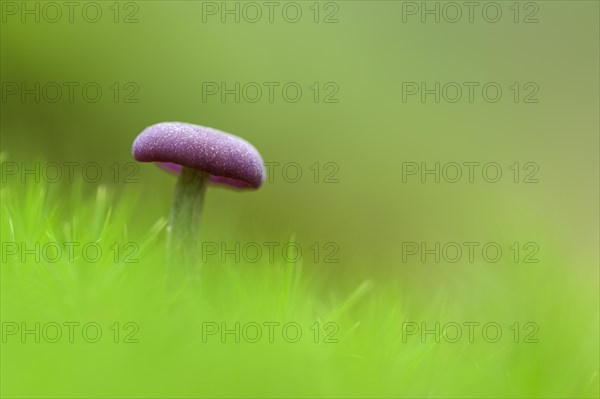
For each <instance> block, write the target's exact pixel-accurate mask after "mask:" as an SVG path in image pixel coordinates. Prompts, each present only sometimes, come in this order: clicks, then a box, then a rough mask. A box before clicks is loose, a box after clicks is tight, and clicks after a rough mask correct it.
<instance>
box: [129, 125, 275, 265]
mask: <svg viewBox="0 0 600 399" xmlns="http://www.w3.org/2000/svg"><path fill="white" fill-rule="evenodd" d="M132 153H133V157H134V158H135V159H136V160H137V161H140V162H156V163H157V164H158V165H159V166H161V167H162V168H163V169H167V170H169V171H172V172H174V173H178V174H179V176H178V179H177V185H176V188H175V198H174V201H173V208H172V209H171V216H170V220H169V251H170V256H171V257H173V258H176V260H177V262H181V263H187V264H190V265H193V264H196V263H198V259H199V258H198V255H199V251H198V248H199V247H200V242H199V240H198V238H199V236H198V230H199V225H200V214H201V208H202V203H203V198H204V193H205V191H206V186H207V183H208V182H209V181H211V182H213V183H217V184H222V185H227V186H231V187H235V188H238V189H257V188H259V187H260V185H261V184H262V182H263V181H264V179H265V167H264V164H263V160H262V157H261V156H260V154H259V153H258V151H257V150H256V148H254V146H252V144H250V143H248V142H247V141H246V140H243V139H241V138H239V137H237V136H234V135H232V134H229V133H225V132H222V131H219V130H216V129H212V128H208V127H204V126H198V125H192V124H189V123H182V122H163V123H158V124H155V125H152V126H149V127H147V128H146V129H144V131H143V132H142V133H140V134H139V135H138V136H137V138H136V139H135V141H134V142H133V149H132ZM174 263H175V262H174Z"/></svg>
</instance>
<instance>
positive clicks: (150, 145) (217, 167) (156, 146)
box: [132, 122, 265, 188]
mask: <svg viewBox="0 0 600 399" xmlns="http://www.w3.org/2000/svg"><path fill="white" fill-rule="evenodd" d="M132 152H133V157H134V158H135V159H136V160H137V161H140V162H157V163H158V165H159V166H160V167H162V168H163V169H166V170H168V171H171V172H173V173H179V171H180V170H181V168H182V167H183V166H186V167H188V168H192V169H196V170H200V171H203V172H206V173H208V174H210V175H211V176H210V180H211V182H213V183H218V184H224V185H228V186H231V187H234V188H258V187H260V185H261V184H262V182H263V181H264V179H265V167H264V164H263V160H262V157H261V156H260V154H259V153H258V151H257V150H256V148H254V146H253V145H252V144H250V143H248V142H247V141H246V140H244V139H241V138H239V137H237V136H234V135H231V134H229V133H225V132H222V131H220V130H216V129H212V128H208V127H204V126H198V125H192V124H189V123H181V122H163V123H157V124H156V125H152V126H149V127H147V128H146V129H144V131H143V132H142V133H140V134H139V136H137V138H136V139H135V141H134V142H133V150H132Z"/></svg>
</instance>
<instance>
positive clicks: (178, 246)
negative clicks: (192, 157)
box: [168, 167, 210, 275]
mask: <svg viewBox="0 0 600 399" xmlns="http://www.w3.org/2000/svg"><path fill="white" fill-rule="evenodd" d="M209 177H210V175H209V174H208V173H205V172H201V171H198V170H195V169H192V168H188V167H183V168H182V170H181V173H180V174H179V177H178V179H177V184H176V186H175V198H174V200H173V208H172V209H171V216H170V220H169V233H168V248H169V264H170V268H171V270H170V271H169V272H170V274H171V275H173V274H180V273H183V275H187V273H186V272H185V270H189V269H190V268H197V267H198V266H200V235H199V230H200V218H201V215H202V204H203V202H204V192H205V191H206V185H207V183H208V180H209Z"/></svg>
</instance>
